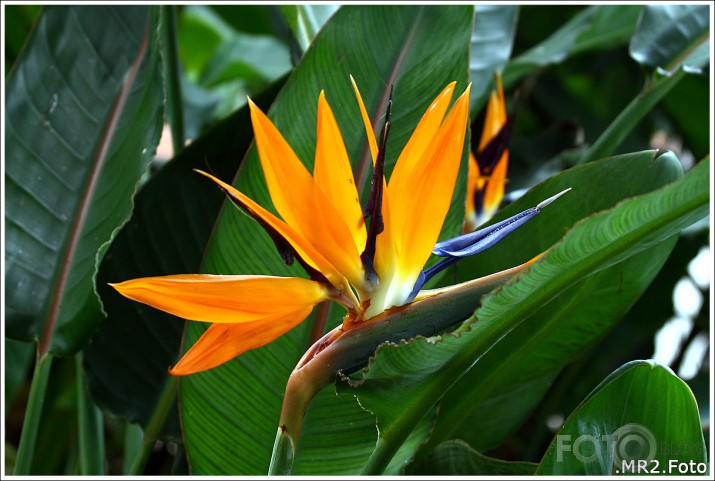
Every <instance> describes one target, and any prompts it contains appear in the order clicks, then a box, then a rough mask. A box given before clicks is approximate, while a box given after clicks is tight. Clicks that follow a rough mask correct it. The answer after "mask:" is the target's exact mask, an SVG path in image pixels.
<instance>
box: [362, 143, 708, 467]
mask: <svg viewBox="0 0 715 481" xmlns="http://www.w3.org/2000/svg"><path fill="white" fill-rule="evenodd" d="M667 155H672V154H667ZM656 165H657V163H656ZM708 183H709V163H708V162H707V161H704V162H701V163H700V164H699V165H698V166H697V167H695V168H694V169H693V170H691V171H690V172H689V173H688V175H687V176H686V177H684V178H683V179H681V180H679V181H676V182H673V183H671V184H668V185H667V186H666V187H664V188H661V189H659V190H656V191H654V192H651V193H649V194H645V195H642V196H638V197H635V198H633V199H628V200H625V201H623V202H621V203H620V204H618V205H617V206H616V207H614V208H612V209H610V210H607V211H604V212H601V213H599V214H597V215H593V216H591V217H588V218H586V219H584V220H583V221H581V222H579V223H578V224H577V225H576V226H575V227H574V228H572V229H571V230H570V231H569V232H568V233H567V234H566V235H565V236H564V237H563V239H562V240H561V241H559V242H558V243H557V244H556V245H555V246H554V247H553V248H552V249H551V250H550V251H549V252H548V253H547V254H546V255H545V256H544V257H543V258H542V259H541V260H540V261H538V262H536V263H535V264H534V265H533V266H532V268H531V269H530V270H529V271H527V272H525V273H523V274H522V275H519V276H518V277H517V280H516V281H515V282H513V283H511V284H507V285H506V286H505V287H503V288H502V289H500V290H498V291H497V292H495V293H494V294H492V295H489V296H486V297H485V298H483V299H482V303H481V307H480V308H479V309H478V310H477V311H476V313H475V316H476V318H477V319H478V322H475V323H472V324H471V325H470V327H471V328H470V329H469V330H464V331H463V332H461V334H460V335H459V336H443V337H442V338H441V342H437V343H435V342H433V341H432V342H430V341H429V340H424V339H415V340H413V341H411V342H409V343H407V344H404V345H400V346H383V347H382V348H380V349H379V350H378V352H377V355H376V357H375V359H374V361H373V362H371V364H370V366H369V369H368V370H367V372H366V373H364V375H363V382H362V383H361V385H360V386H359V387H358V388H357V389H356V390H355V391H352V392H354V394H356V395H357V396H358V398H359V400H360V404H361V405H362V406H364V407H365V408H366V409H368V410H370V412H373V413H375V414H377V418H378V428H379V430H380V436H381V440H382V446H381V445H380V443H378V449H376V451H375V453H374V454H373V456H372V457H371V460H370V462H369V463H368V465H367V467H366V472H380V471H381V470H382V469H384V466H385V465H386V463H387V461H389V459H390V457H391V456H392V452H391V451H392V450H394V449H396V448H397V447H398V446H399V445H400V444H401V442H402V440H403V439H404V438H405V437H406V436H407V434H409V432H410V430H411V429H412V426H413V425H414V424H415V423H416V422H417V421H418V420H419V419H421V417H422V416H423V414H424V413H425V411H426V410H427V409H429V408H430V407H431V406H434V405H435V403H437V402H438V401H439V399H440V398H441V397H442V396H443V395H444V393H445V392H446V391H447V389H449V388H450V387H452V386H453V385H454V384H455V382H457V381H458V380H459V379H460V378H461V377H462V376H463V375H464V374H465V372H467V371H468V370H469V369H470V368H471V367H472V366H473V365H474V364H475V363H476V362H479V361H480V359H481V358H482V357H483V356H484V355H485V354H486V353H487V352H488V351H490V350H491V349H492V348H493V347H494V346H495V345H496V344H497V342H498V341H499V340H500V339H502V338H503V337H504V336H505V335H507V334H509V333H510V332H512V331H513V330H514V329H515V328H517V327H519V326H520V325H521V324H522V322H524V321H525V320H526V319H528V318H529V317H530V316H532V315H534V314H535V313H537V312H538V311H539V310H540V309H542V308H544V306H546V305H547V304H548V303H549V302H550V301H552V300H554V299H555V298H556V297H557V296H559V295H561V294H563V293H564V292H566V291H567V290H568V289H570V288H571V287H572V286H574V285H575V283H577V282H579V281H580V280H583V279H585V278H587V277H589V276H592V275H593V274H596V273H598V272H600V271H602V270H604V269H606V268H608V267H611V266H614V265H616V264H618V263H619V262H622V261H624V260H627V259H630V258H631V257H633V256H635V255H637V254H639V253H642V252H644V251H646V250H647V249H649V248H652V247H655V246H658V245H659V244H661V243H663V242H664V241H667V242H672V241H668V239H669V238H671V237H672V236H673V235H674V234H677V233H678V232H679V231H680V230H682V229H683V228H684V227H686V226H688V225H690V224H692V223H693V222H695V221H696V220H698V219H700V218H702V217H704V216H705V215H706V214H707V212H708V204H709V186H708ZM596 185H598V184H596ZM554 210H556V209H554ZM545 213H546V212H544V214H545ZM528 238H529V239H532V240H534V241H536V238H534V237H528ZM505 242H506V241H505ZM546 308H547V309H548V308H550V306H546ZM395 399H400V400H402V401H401V402H400V403H399V405H396V404H395V402H394V400H395Z"/></svg>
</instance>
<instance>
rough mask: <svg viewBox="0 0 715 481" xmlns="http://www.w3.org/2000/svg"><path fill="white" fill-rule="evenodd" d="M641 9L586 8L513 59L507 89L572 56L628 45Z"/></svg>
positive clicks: (507, 76) (623, 7) (613, 6)
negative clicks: (529, 75) (532, 74)
mask: <svg viewBox="0 0 715 481" xmlns="http://www.w3.org/2000/svg"><path fill="white" fill-rule="evenodd" d="M640 8H642V7H640V6H632V5H591V6H589V7H587V8H584V9H583V10H582V11H581V12H579V13H578V14H577V15H575V16H574V17H573V18H572V19H571V20H569V21H568V22H566V23H565V24H564V25H563V26H562V27H561V28H560V29H558V30H557V31H556V32H554V33H553V34H551V35H550V36H549V37H548V38H547V39H546V40H544V41H543V42H541V43H539V44H538V45H536V46H534V47H532V48H531V49H529V50H527V51H526V52H524V53H522V54H521V55H519V56H517V57H515V58H513V59H511V60H510V61H509V63H508V64H507V66H506V69H505V70H504V87H505V88H509V87H510V86H511V85H513V84H514V83H515V82H516V81H517V80H518V79H520V78H521V77H522V76H524V75H526V74H528V73H529V72H532V71H533V70H535V69H537V68H541V67H545V66H547V65H550V64H555V63H560V62H562V61H564V60H565V59H566V58H568V57H569V56H570V55H575V54H577V53H580V52H584V51H587V50H594V49H598V48H612V47H614V46H616V45H621V44H625V43H626V42H627V41H628V40H629V39H630V36H631V33H632V32H633V29H634V27H635V21H636V18H635V17H636V15H637V14H638V12H639V10H640Z"/></svg>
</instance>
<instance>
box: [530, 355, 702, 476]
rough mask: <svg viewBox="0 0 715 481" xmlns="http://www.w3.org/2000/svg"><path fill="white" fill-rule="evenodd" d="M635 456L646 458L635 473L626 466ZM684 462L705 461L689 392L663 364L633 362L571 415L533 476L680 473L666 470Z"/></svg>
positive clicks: (621, 368)
mask: <svg viewBox="0 0 715 481" xmlns="http://www.w3.org/2000/svg"><path fill="white" fill-rule="evenodd" d="M639 460H640V461H646V468H647V469H648V472H645V471H644V470H643V469H642V466H641V470H640V471H638V470H637V468H635V467H634V468H633V469H630V470H629V469H628V468H627V466H628V463H629V462H633V461H635V462H636V463H638V461H639ZM654 461H655V463H654ZM690 461H694V462H696V463H705V461H706V454H705V441H704V439H703V431H702V429H701V427H700V416H699V414H698V406H697V404H696V403H695V398H694V397H693V394H692V392H691V391H690V389H689V388H688V386H687V384H685V383H684V382H683V381H682V380H680V379H679V378H678V377H677V376H676V375H675V374H674V373H673V372H672V371H671V370H670V369H669V368H667V367H665V366H662V365H659V364H657V363H655V362H654V361H633V362H630V363H628V364H625V365H624V366H622V367H620V368H619V369H617V370H616V371H614V372H613V373H612V374H611V375H610V376H608V377H607V378H606V379H605V380H604V381H603V382H602V383H601V384H600V385H599V386H598V387H597V388H596V389H594V390H593V392H592V393H591V394H589V396H588V397H587V398H586V399H585V400H584V401H583V402H582V403H581V405H580V406H579V407H578V408H577V409H576V410H575V411H574V412H573V413H571V415H570V416H569V417H568V419H567V420H566V422H565V423H564V425H563V426H562V427H561V429H560V430H559V431H558V432H557V433H556V437H555V438H554V441H553V442H552V444H551V446H550V447H549V449H548V451H547V452H546V454H545V455H544V458H543V459H542V460H541V463H539V467H538V468H537V471H536V474H540V475H554V474H555V475H571V476H574V475H603V476H605V475H614V474H629V473H631V474H648V473H651V474H661V473H662V474H682V473H680V472H679V471H678V470H677V469H675V470H672V471H669V470H671V469H672V463H673V462H676V467H677V464H679V463H680V462H685V463H688V462H690ZM652 469H657V471H654V472H651V471H650V470H652ZM691 474H695V472H694V471H692V472H691Z"/></svg>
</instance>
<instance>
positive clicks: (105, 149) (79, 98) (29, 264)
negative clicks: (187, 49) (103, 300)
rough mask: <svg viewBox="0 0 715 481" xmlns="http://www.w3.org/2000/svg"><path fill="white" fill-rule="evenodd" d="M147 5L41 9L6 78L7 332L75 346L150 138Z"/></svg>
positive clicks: (92, 311)
mask: <svg viewBox="0 0 715 481" xmlns="http://www.w3.org/2000/svg"><path fill="white" fill-rule="evenodd" d="M156 12H158V10H157V9H154V8H150V7H147V6H120V7H111V6H54V7H48V8H47V9H45V10H44V11H43V14H42V16H41V18H40V20H39V22H38V25H37V27H36V28H35V29H34V30H33V33H32V36H31V38H30V40H29V43H28V46H27V48H26V49H25V50H24V52H23V56H22V58H21V59H20V60H19V61H18V63H17V65H16V68H15V69H14V70H13V71H12V72H11V74H10V77H9V78H8V84H7V92H6V93H7V97H6V98H7V100H8V104H7V107H6V111H5V113H6V119H7V122H6V140H7V154H8V156H7V161H6V172H5V180H6V187H7V192H6V201H7V203H6V211H5V212H6V219H5V220H6V224H5V225H6V227H7V229H6V241H7V244H6V254H5V255H6V262H7V263H6V267H5V269H6V271H5V276H6V277H5V281H6V287H5V295H6V298H5V301H6V321H7V334H8V335H9V336H11V337H13V338H18V339H35V340H38V339H39V341H40V346H39V350H40V352H42V353H44V352H47V351H48V350H49V351H51V352H52V353H58V354H71V353H73V352H75V351H77V350H78V349H80V348H82V347H83V346H84V344H86V342H87V341H88V340H89V336H90V335H91V333H92V332H93V331H94V328H95V327H96V323H97V321H98V319H99V318H100V317H101V313H100V308H99V302H98V300H97V297H96V294H95V292H94V289H93V284H92V277H93V276H94V273H95V263H96V256H97V253H98V250H99V248H100V246H101V245H102V244H103V243H105V242H106V241H108V240H109V239H110V237H111V235H112V231H113V230H114V229H115V228H116V227H117V226H118V225H120V224H121V223H122V222H124V220H125V219H126V217H127V216H128V213H129V210H130V208H131V196H132V194H133V192H134V189H135V185H136V183H137V181H138V179H139V177H140V176H141V175H142V173H143V171H144V169H145V166H146V164H147V163H148V162H149V160H150V159H151V158H152V156H153V152H154V148H155V147H156V145H157V143H158V141H159V135H160V133H161V121H162V102H163V93H162V80H161V68H160V65H159V54H158V49H157V39H156V30H157V23H158V20H157V19H158V16H157V14H156Z"/></svg>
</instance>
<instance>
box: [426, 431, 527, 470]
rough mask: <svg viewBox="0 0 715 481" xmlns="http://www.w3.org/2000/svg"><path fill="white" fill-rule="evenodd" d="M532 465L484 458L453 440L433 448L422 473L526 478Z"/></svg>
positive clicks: (468, 446)
mask: <svg viewBox="0 0 715 481" xmlns="http://www.w3.org/2000/svg"><path fill="white" fill-rule="evenodd" d="M536 466H537V465H536V464H534V463H525V462H514V461H511V462H508V461H502V460H501V459H494V458H490V457H488V456H484V455H483V454H481V453H480V452H478V451H475V450H474V449H473V448H472V447H471V446H470V445H469V444H467V443H465V442H464V441H462V440H459V439H455V440H452V441H446V442H444V443H442V444H440V445H439V446H437V447H436V448H435V449H434V451H432V452H431V453H430V455H429V457H428V458H427V462H426V463H425V471H424V472H421V473H419V474H422V475H430V476H474V475H477V476H500V477H501V476H529V475H532V474H534V471H536Z"/></svg>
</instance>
